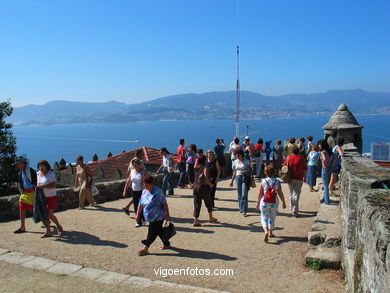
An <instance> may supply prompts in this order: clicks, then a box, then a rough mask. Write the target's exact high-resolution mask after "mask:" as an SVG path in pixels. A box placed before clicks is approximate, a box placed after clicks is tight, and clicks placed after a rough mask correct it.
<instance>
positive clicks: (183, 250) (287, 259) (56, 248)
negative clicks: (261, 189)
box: [0, 181, 344, 293]
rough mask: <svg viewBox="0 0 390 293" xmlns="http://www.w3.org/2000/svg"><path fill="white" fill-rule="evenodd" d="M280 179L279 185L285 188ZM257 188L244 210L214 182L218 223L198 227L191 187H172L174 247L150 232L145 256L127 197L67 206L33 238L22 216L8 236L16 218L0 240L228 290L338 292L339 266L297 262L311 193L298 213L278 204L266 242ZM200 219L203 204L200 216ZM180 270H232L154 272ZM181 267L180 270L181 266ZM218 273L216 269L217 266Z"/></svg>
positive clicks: (1, 229) (34, 229) (311, 211)
mask: <svg viewBox="0 0 390 293" xmlns="http://www.w3.org/2000/svg"><path fill="white" fill-rule="evenodd" d="M287 189H288V188H287V186H286V185H285V184H283V190H284V192H285V195H287V198H288V193H287ZM257 191H258V188H256V189H252V190H251V191H250V194H249V199H250V203H249V207H250V213H249V216H248V217H246V218H244V217H243V216H242V215H241V214H239V213H238V210H237V202H236V191H235V190H233V189H231V188H229V187H228V182H227V181H225V182H222V183H220V188H219V190H218V191H217V198H218V200H217V202H216V205H217V207H218V210H217V211H216V212H215V213H214V216H215V217H216V218H218V219H219V221H220V223H216V224H209V223H207V222H205V221H202V224H203V225H202V227H199V228H195V227H193V226H192V211H193V201H192V195H191V194H192V193H191V191H190V190H183V189H178V190H175V193H176V195H174V196H172V197H169V198H168V203H169V206H170V209H171V215H172V216H173V217H174V222H175V224H176V228H177V232H178V233H177V235H176V236H175V237H174V238H173V240H172V245H173V246H175V247H176V248H175V249H173V250H167V251H161V250H159V249H158V248H159V246H160V244H161V243H160V240H159V239H157V240H156V242H155V243H153V245H152V246H151V248H150V252H151V253H152V255H149V256H144V257H139V256H137V254H136V251H137V250H138V249H140V248H141V246H142V245H141V243H140V240H142V239H144V238H145V236H146V233H147V228H145V227H141V228H134V227H133V225H134V220H133V219H130V218H128V216H126V215H125V214H124V213H123V212H122V209H121V207H122V206H123V205H125V204H126V203H127V201H128V199H123V200H118V201H114V202H108V203H105V204H102V205H101V206H100V207H96V208H90V209H88V210H83V211H79V210H69V211H65V212H60V213H57V217H58V219H59V221H60V222H61V223H62V224H63V226H64V228H65V230H66V231H67V232H66V233H65V235H64V236H63V237H61V238H56V237H52V238H47V239H41V238H39V236H40V234H41V233H42V232H43V229H42V228H41V227H40V225H37V224H33V223H32V221H31V219H28V220H27V229H28V230H29V231H30V233H25V234H19V235H15V234H13V233H12V232H13V231H14V230H15V229H16V228H17V227H18V224H19V223H18V221H13V222H7V223H1V224H0V247H1V248H5V249H9V250H13V251H21V252H24V253H26V254H30V255H35V256H42V257H46V258H51V259H54V260H58V261H63V262H69V263H74V264H80V265H83V266H86V267H92V268H99V269H104V270H108V271H114V272H119V273H125V274H129V275H134V276H142V277H148V278H151V279H159V280H164V281H169V282H177V283H183V284H189V285H194V286H199V287H206V288H213V289H219V290H228V291H232V292H241V291H243V290H244V291H245V292H258V291H261V292H321V293H323V292H344V287H343V280H342V276H341V273H340V272H333V271H320V272H314V271H310V270H309V269H307V268H305V267H304V265H303V260H304V255H305V253H306V245H307V239H306V235H307V232H308V231H309V230H310V227H311V225H312V223H313V216H314V215H315V212H316V211H317V210H318V194H317V193H310V192H308V190H307V187H306V186H304V188H303V193H302V195H301V201H300V209H301V211H302V217H299V218H294V217H290V215H289V212H288V210H281V209H280V212H281V213H280V215H279V216H278V218H277V219H276V226H277V228H276V230H275V234H276V235H277V236H278V238H275V239H272V241H271V243H269V244H266V243H264V242H263V241H262V236H263V235H262V233H261V232H262V229H261V227H260V223H259V214H258V211H256V210H255V208H254V207H255V200H256V194H257ZM131 215H132V216H133V214H131ZM206 218H207V211H206V209H205V208H204V207H202V211H201V219H203V220H205V219H206ZM160 268H161V269H183V271H184V270H187V268H189V270H188V272H190V273H191V272H194V270H191V269H196V268H198V272H201V271H200V269H209V270H210V272H211V274H212V272H213V271H214V270H215V269H218V270H219V269H224V270H226V269H230V270H233V273H234V275H233V276H231V275H230V276H216V275H215V274H214V275H208V276H206V275H203V276H201V275H197V276H195V275H181V276H175V275H172V276H167V277H165V278H164V277H163V276H161V275H158V274H157V275H156V273H155V272H156V271H157V270H159V269H160ZM186 272H187V271H186ZM221 272H223V271H221Z"/></svg>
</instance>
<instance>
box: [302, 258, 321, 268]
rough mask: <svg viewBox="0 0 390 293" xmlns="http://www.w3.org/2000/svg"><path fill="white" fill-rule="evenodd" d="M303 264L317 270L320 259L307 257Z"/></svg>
mask: <svg viewBox="0 0 390 293" xmlns="http://www.w3.org/2000/svg"><path fill="white" fill-rule="evenodd" d="M305 265H306V266H307V267H308V268H310V269H312V270H315V271H318V270H320V269H321V266H322V260H320V259H307V260H306V263H305Z"/></svg>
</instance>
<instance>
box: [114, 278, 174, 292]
mask: <svg viewBox="0 0 390 293" xmlns="http://www.w3.org/2000/svg"><path fill="white" fill-rule="evenodd" d="M161 283H168V282H161ZM153 284H155V282H154V281H152V280H151V279H148V278H142V277H130V278H128V279H127V280H125V281H124V282H123V283H122V285H127V286H130V287H133V288H137V289H144V288H147V287H150V286H152V285H153Z"/></svg>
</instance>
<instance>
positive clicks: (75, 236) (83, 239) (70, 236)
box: [56, 231, 127, 248]
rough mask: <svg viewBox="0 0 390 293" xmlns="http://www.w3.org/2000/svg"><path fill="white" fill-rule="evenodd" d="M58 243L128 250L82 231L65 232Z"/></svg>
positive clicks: (118, 244) (113, 242) (116, 243)
mask: <svg viewBox="0 0 390 293" xmlns="http://www.w3.org/2000/svg"><path fill="white" fill-rule="evenodd" d="M56 241H61V242H65V243H69V244H80V245H96V246H112V247H116V248H126V247H127V245H126V244H123V243H119V242H115V241H110V240H101V239H100V238H99V237H97V236H95V235H91V234H88V233H85V232H80V231H65V232H64V234H62V235H61V237H58V238H57V239H56Z"/></svg>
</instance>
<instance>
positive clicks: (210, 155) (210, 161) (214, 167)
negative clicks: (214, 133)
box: [206, 150, 221, 208]
mask: <svg viewBox="0 0 390 293" xmlns="http://www.w3.org/2000/svg"><path fill="white" fill-rule="evenodd" d="M206 157H207V161H206V168H207V169H208V172H209V179H210V182H211V184H213V187H211V188H210V197H211V204H212V207H213V208H215V204H214V200H215V192H216V190H217V184H218V181H219V176H220V173H221V169H220V167H219V162H218V160H217V159H216V158H215V155H214V152H213V151H212V150H209V151H208V152H207V153H206Z"/></svg>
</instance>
